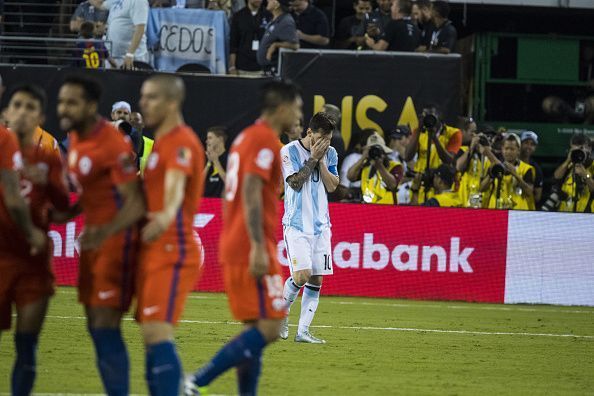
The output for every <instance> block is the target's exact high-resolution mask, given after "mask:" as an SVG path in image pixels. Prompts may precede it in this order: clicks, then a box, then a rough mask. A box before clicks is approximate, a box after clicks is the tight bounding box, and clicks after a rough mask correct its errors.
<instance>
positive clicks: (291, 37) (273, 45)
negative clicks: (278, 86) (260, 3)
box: [257, 0, 299, 74]
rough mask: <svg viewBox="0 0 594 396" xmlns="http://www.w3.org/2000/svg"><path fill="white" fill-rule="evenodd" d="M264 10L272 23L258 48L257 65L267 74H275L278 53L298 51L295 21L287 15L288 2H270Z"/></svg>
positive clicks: (278, 0)
mask: <svg viewBox="0 0 594 396" xmlns="http://www.w3.org/2000/svg"><path fill="white" fill-rule="evenodd" d="M266 10H267V11H268V12H270V13H272V21H270V22H269V23H268V25H266V31H265V32H264V36H263V37H262V40H260V46H259V47H258V55H257V58H258V64H259V65H260V66H262V69H263V70H264V72H265V73H267V74H274V73H276V67H277V64H278V53H279V50H280V49H281V48H288V49H292V50H297V49H299V38H298V37H297V27H296V25H295V20H294V19H293V17H291V14H289V0H270V1H268V4H267V5H266Z"/></svg>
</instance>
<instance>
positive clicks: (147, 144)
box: [140, 136, 155, 175]
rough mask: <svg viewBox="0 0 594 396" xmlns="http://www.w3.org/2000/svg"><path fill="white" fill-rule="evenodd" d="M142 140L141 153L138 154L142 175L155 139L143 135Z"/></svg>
mask: <svg viewBox="0 0 594 396" xmlns="http://www.w3.org/2000/svg"><path fill="white" fill-rule="evenodd" d="M142 140H143V142H144V146H143V149H142V155H141V156H140V174H141V175H144V168H146V163H147V161H148V157H149V155H151V152H152V151H153V145H154V144H155V141H154V140H153V139H150V138H147V137H146V136H143V137H142Z"/></svg>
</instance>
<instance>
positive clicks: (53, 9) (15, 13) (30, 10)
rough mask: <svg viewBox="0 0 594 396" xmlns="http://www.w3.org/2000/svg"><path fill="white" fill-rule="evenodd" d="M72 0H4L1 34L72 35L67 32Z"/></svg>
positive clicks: (32, 35) (68, 30) (74, 6)
mask: <svg viewBox="0 0 594 396" xmlns="http://www.w3.org/2000/svg"><path fill="white" fill-rule="evenodd" d="M77 5H78V2H77V1H75V0H54V1H39V0H28V1H27V0H25V1H22V0H21V1H11V0H6V1H5V2H4V22H3V24H2V34H3V35H6V36H31V37H48V36H50V37H64V38H67V37H75V35H74V33H71V32H70V18H71V16H72V14H73V13H74V10H75V9H76V7H77Z"/></svg>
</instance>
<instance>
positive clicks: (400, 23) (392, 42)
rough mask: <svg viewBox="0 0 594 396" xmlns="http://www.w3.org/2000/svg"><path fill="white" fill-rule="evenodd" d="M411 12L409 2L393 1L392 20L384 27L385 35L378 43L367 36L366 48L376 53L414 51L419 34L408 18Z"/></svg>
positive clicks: (404, 0)
mask: <svg viewBox="0 0 594 396" xmlns="http://www.w3.org/2000/svg"><path fill="white" fill-rule="evenodd" d="M411 10H412V3H411V0H394V1H393V3H392V20H391V21H390V22H388V24H387V25H386V28H385V33H384V34H383V35H382V37H381V38H380V39H379V40H378V41H376V40H374V39H373V38H371V37H369V36H367V38H366V40H365V43H366V44H367V46H368V47H369V48H371V49H373V50H376V51H406V52H412V51H414V50H415V49H416V48H417V47H418V46H419V42H420V39H421V33H420V32H419V28H417V27H416V25H415V24H414V23H413V21H412V19H411V17H410V13H411Z"/></svg>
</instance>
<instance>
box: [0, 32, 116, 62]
mask: <svg viewBox="0 0 594 396" xmlns="http://www.w3.org/2000/svg"><path fill="white" fill-rule="evenodd" d="M102 45H104V46H105V49H106V50H107V52H111V42H110V41H103V40H86V39H61V38H49V37H25V36H0V64H2V65H20V64H37V65H53V66H76V67H86V68H92V69H98V68H103V67H104V66H105V65H104V63H105V62H104V61H103V60H104V59H105V54H104V53H103V51H102Z"/></svg>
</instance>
